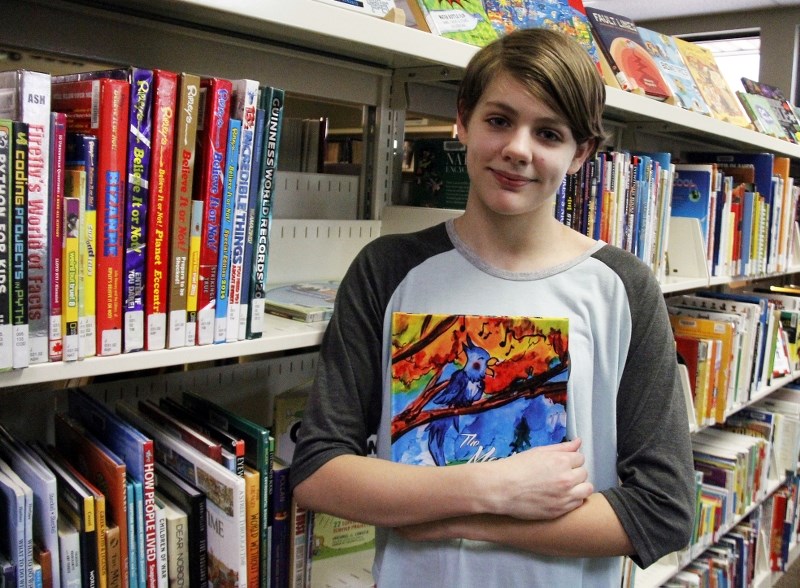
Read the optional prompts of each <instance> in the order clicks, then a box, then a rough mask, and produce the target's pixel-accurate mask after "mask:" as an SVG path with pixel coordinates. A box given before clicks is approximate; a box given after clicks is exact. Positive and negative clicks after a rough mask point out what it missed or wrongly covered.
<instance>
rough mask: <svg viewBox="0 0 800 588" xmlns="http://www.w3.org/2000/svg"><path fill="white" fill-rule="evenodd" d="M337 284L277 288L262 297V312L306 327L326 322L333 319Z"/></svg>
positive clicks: (290, 285)
mask: <svg viewBox="0 0 800 588" xmlns="http://www.w3.org/2000/svg"><path fill="white" fill-rule="evenodd" d="M338 290H339V281H338V280H325V281H308V282H295V283H293V284H276V285H274V286H270V287H268V288H267V289H266V291H265V293H264V309H265V310H266V311H267V312H268V313H270V314H274V315H277V316H282V317H286V318H291V319H294V320H298V321H301V322H305V323H313V322H319V321H326V320H328V319H330V318H331V316H332V315H333V305H334V302H335V300H336V292H337V291H338Z"/></svg>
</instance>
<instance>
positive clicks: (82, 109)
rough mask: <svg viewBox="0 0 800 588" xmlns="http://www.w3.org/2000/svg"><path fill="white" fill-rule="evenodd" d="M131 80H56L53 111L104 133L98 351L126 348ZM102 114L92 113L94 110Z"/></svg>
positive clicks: (76, 126)
mask: <svg viewBox="0 0 800 588" xmlns="http://www.w3.org/2000/svg"><path fill="white" fill-rule="evenodd" d="M129 97H130V84H128V82H126V81H123V80H114V79H108V78H104V79H98V80H83V81H76V82H57V81H54V83H53V110H57V111H63V112H65V113H66V114H67V124H68V129H69V130H71V131H78V132H85V133H89V134H93V135H96V136H97V137H98V171H97V178H98V181H97V194H98V199H97V219H98V220H97V232H98V247H97V256H96V261H97V293H96V295H97V301H98V303H99V304H98V309H97V353H98V355H116V354H119V353H121V352H122V295H123V292H122V271H123V248H124V242H123V238H122V237H123V236H122V229H123V225H124V214H123V205H124V203H125V167H126V148H125V146H126V140H127V133H126V126H127V124H128V101H129ZM93 112H95V113H97V117H92V116H91V115H92V113H93Z"/></svg>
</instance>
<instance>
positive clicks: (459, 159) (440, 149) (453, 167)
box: [410, 139, 469, 210]
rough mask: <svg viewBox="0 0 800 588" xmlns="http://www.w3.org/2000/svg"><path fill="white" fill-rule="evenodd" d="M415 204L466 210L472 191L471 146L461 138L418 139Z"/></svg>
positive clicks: (413, 191) (413, 179) (416, 146)
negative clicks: (469, 159) (469, 164)
mask: <svg viewBox="0 0 800 588" xmlns="http://www.w3.org/2000/svg"><path fill="white" fill-rule="evenodd" d="M412 149H413V153H414V173H413V178H412V183H411V189H410V193H411V203H412V204H413V205H415V206H429V207H435V208H456V209H461V210H463V209H464V207H465V206H466V204H467V195H468V194H469V176H468V175H467V161H466V160H467V148H466V147H465V146H464V145H463V144H462V143H461V142H460V141H458V140H457V139H415V140H414V143H413V146H412Z"/></svg>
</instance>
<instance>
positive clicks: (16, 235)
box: [11, 121, 30, 368]
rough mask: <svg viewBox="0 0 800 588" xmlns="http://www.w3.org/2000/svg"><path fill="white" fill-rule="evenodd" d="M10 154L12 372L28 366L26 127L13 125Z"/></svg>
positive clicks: (19, 123) (15, 122)
mask: <svg viewBox="0 0 800 588" xmlns="http://www.w3.org/2000/svg"><path fill="white" fill-rule="evenodd" d="M11 128H12V131H11V133H12V142H11V150H12V154H13V159H14V174H13V179H12V192H11V193H12V194H13V197H14V199H13V203H12V216H11V219H12V222H11V226H12V232H11V236H12V240H11V243H12V246H13V249H12V257H11V259H12V264H11V332H12V337H13V341H14V347H13V351H12V362H13V364H12V365H13V367H14V368H24V367H28V366H29V365H30V346H29V344H28V335H29V332H30V331H29V329H28V300H29V296H28V294H29V291H28V268H29V265H28V125H27V124H26V123H23V122H17V121H13V122H12V123H11Z"/></svg>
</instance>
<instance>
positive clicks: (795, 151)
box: [0, 0, 800, 586]
mask: <svg viewBox="0 0 800 588" xmlns="http://www.w3.org/2000/svg"><path fill="white" fill-rule="evenodd" d="M0 9H2V12H3V13H4V14H9V15H14V20H15V24H14V26H13V27H7V28H6V30H5V31H4V38H3V43H4V44H5V45H8V46H11V47H19V48H25V49H29V50H38V51H42V52H48V53H51V54H61V55H64V56H65V57H76V58H77V57H86V58H89V59H92V60H97V61H102V62H104V63H108V64H120V65H122V64H129V63H136V64H137V65H140V66H142V67H161V68H166V69H174V70H177V71H192V72H195V73H198V74H206V73H208V74H211V73H213V74H215V75H219V76H223V77H230V78H238V77H251V78H255V79H259V80H261V81H263V82H265V83H269V84H274V85H278V86H281V87H283V88H284V89H286V90H287V91H288V92H294V93H297V94H302V95H304V96H310V97H318V98H325V99H331V100H341V101H346V102H349V103H359V104H362V105H364V106H365V107H367V112H368V117H367V123H366V125H365V128H366V131H367V132H366V134H365V146H366V148H365V153H366V154H367V160H366V161H365V165H364V169H363V170H362V175H361V176H360V177H359V178H358V179H359V181H358V182H354V183H351V184H348V185H347V186H346V187H344V188H341V187H340V186H337V187H335V188H331V187H330V186H329V187H327V188H324V189H323V188H322V187H321V184H320V183H316V184H315V183H314V181H312V178H309V177H301V178H297V177H296V178H293V181H289V179H288V178H286V179H287V181H286V182H284V183H283V184H282V188H281V189H280V190H279V192H278V194H277V198H278V199H281V198H284V199H287V200H288V199H290V198H296V199H303V198H305V199H306V200H307V199H308V198H312V199H313V198H320V197H324V198H326V199H330V198H329V196H330V194H328V192H331V193H333V192H335V193H336V194H337V195H336V196H330V197H336V198H338V197H340V196H339V195H341V197H342V198H343V202H346V209H347V211H348V212H346V213H344V214H340V209H339V207H333V208H332V209H331V210H330V211H327V210H326V212H324V213H323V214H322V215H321V216H322V218H316V217H313V215H312V213H311V212H309V208H303V207H302V206H294V205H293V206H291V207H287V208H286V209H285V210H286V212H285V213H284V214H283V218H280V219H276V221H275V222H274V224H273V227H274V230H273V237H272V241H271V253H270V266H269V273H270V281H272V282H275V283H277V282H281V281H288V280H295V279H331V278H338V277H341V275H343V273H344V271H345V269H346V267H347V265H348V264H349V262H350V260H351V259H352V258H353V256H354V255H355V254H356V252H357V251H358V250H359V249H360V248H361V247H362V246H363V245H364V244H366V243H367V242H368V241H370V240H372V239H374V238H376V237H377V236H378V235H379V234H381V233H391V232H400V231H408V230H412V229H414V228H417V227H422V226H429V225H431V224H434V223H435V222H439V221H440V220H444V219H445V218H449V217H451V216H454V215H456V214H457V212H456V211H441V210H436V211H429V210H425V211H422V210H421V209H415V208H410V207H403V206H396V205H393V196H394V194H395V193H396V191H397V189H398V188H399V179H400V162H401V158H402V139H403V129H404V121H405V112H406V111H414V112H416V113H420V114H423V115H424V114H427V115H430V116H432V117H436V118H447V117H450V118H454V115H455V112H454V102H455V91H456V85H455V82H457V80H458V78H459V76H460V74H461V72H462V71H463V69H464V67H465V66H466V64H467V62H468V61H469V59H470V58H471V56H472V55H473V54H474V53H475V51H477V49H476V48H475V47H472V46H469V45H464V44H461V43H457V42H454V41H450V40H447V39H442V38H439V37H436V36H433V35H430V34H427V33H423V32H420V31H416V30H412V29H408V28H405V27H402V26H399V25H396V24H393V23H389V22H384V21H381V20H378V19H375V18H372V17H368V16H364V15H360V14H356V13H353V12H350V11H346V10H342V9H341V8H338V7H335V6H329V5H326V4H322V3H318V2H315V1H313V0H292V1H291V2H286V1H285V0H239V1H237V0H138V1H136V0H133V1H132V0H127V1H122V0H106V1H105V2H91V1H85V0H84V1H79V0H76V1H67V0H33V1H22V0H0ZM67 31H68V33H67ZM152 39H158V42H149V41H148V40H152ZM607 92H608V96H607V104H606V120H607V122H608V123H609V127H612V128H614V129H616V133H615V141H614V142H615V144H614V145H612V146H613V147H626V148H629V149H641V150H646V149H664V148H667V149H669V150H672V151H673V152H676V153H680V152H681V151H682V150H688V149H698V148H703V149H709V148H713V149H719V150H731V151H733V150H766V151H771V152H773V153H775V154H780V155H784V156H788V157H790V158H792V159H793V160H794V162H795V163H800V145H794V144H790V143H788V142H785V141H781V140H778V139H774V138H771V137H768V136H766V135H762V134H760V133H757V132H755V131H751V130H747V129H743V128H740V127H737V126H734V125H731V124H727V123H723V122H721V121H718V120H715V119H712V118H709V117H705V116H702V115H699V114H696V113H693V112H689V111H685V110H682V109H680V108H678V107H675V106H672V105H669V104H664V103H660V102H656V101H654V100H651V99H649V98H646V97H643V96H639V95H636V94H630V93H627V92H624V91H621V90H618V89H614V88H608V89H607ZM305 176H308V174H306V175H305ZM326 190H327V191H328V192H325V191H326ZM356 191H357V192H358V193H354V192H356ZM323 192H325V194H324V196H322V195H323ZM309 195H310V196H309ZM301 201H302V200H301ZM293 204H296V203H293ZM311 208H314V209H318V208H319V207H318V206H317V207H315V206H314V205H313V203H312V205H311ZM293 216H294V217H295V218H291V217H293ZM675 231H676V234H677V232H678V231H682V234H686V235H688V238H686V239H680V240H679V242H680V243H681V248H680V249H676V250H675V256H676V262H679V263H678V265H681V266H682V267H684V268H687V269H685V270H683V269H682V270H680V271H679V272H677V274H676V275H673V276H671V277H669V278H667V279H666V280H665V281H664V283H663V284H662V290H663V291H664V293H673V292H680V291H691V290H694V289H699V288H706V287H709V286H715V285H720V284H722V283H726V280H720V279H715V278H712V277H710V276H709V275H708V273H707V270H706V271H705V272H702V271H699V270H698V269H697V264H696V263H693V260H696V259H697V255H698V252H699V253H700V254H701V255H702V249H700V247H701V245H700V244H699V243H698V240H697V239H696V238H695V237H696V235H695V230H694V228H692V227H677V226H676V228H675ZM793 260H794V265H793V266H792V267H791V268H790V270H789V272H786V273H789V274H791V273H795V272H799V271H800V251H798V250H795V252H794V255H793ZM761 277H765V278H768V277H777V275H775V276H759V278H761ZM727 281H729V280H727ZM267 320H268V322H267V326H266V333H265V336H264V337H262V338H261V339H257V340H251V341H242V342H238V343H229V344H222V345H209V346H202V347H194V348H188V349H187V348H183V349H174V350H164V351H158V352H139V353H135V354H128V355H120V356H115V357H102V358H92V359H88V360H85V361H82V362H75V363H71V364H62V363H55V364H43V365H35V366H31V367H29V368H26V369H24V370H21V371H15V372H6V373H0V405H3V404H5V405H6V406H5V407H4V408H3V409H0V420H4V419H9V418H15V419H23V418H25V416H24V415H25V414H27V413H28V412H30V413H33V412H34V411H41V404H42V403H41V402H39V401H34V400H30V399H29V400H27V401H26V402H24V403H22V412H19V411H17V412H16V413H15V412H14V411H13V410H11V409H10V407H11V406H15V407H16V406H17V405H16V401H17V400H18V399H19V398H21V397H22V396H23V395H24V393H25V390H26V389H27V388H26V387H29V388H30V389H35V388H37V387H39V386H42V385H47V384H50V385H53V386H54V387H56V386H57V385H58V384H59V383H66V382H70V381H73V380H79V379H85V378H95V377H98V376H103V377H104V380H105V381H106V383H105V386H106V387H107V388H108V389H109V390H112V389H113V390H116V392H115V393H117V394H125V393H130V390H131V389H132V387H131V384H130V381H129V378H128V377H129V376H130V375H133V374H134V373H135V372H140V371H142V370H149V369H156V368H179V367H180V366H188V365H191V364H199V363H207V362H219V363H224V362H226V361H229V360H231V361H232V360H234V359H236V358H247V357H249V356H253V358H257V357H258V356H261V355H268V354H273V355H282V354H286V353H287V352H299V351H303V352H305V351H307V350H308V349H313V348H314V347H315V346H317V345H318V344H319V343H320V341H321V338H322V332H323V327H324V325H305V324H301V323H296V322H292V321H289V320H285V319H280V318H276V317H268V319H267ZM276 365H282V363H281V360H276ZM203 371H207V370H203ZM211 371H212V373H217V374H219V375H220V378H221V377H222V373H223V372H224V371H225V368H224V367H216V368H212V369H211ZM277 372H280V370H277ZM286 373H292V370H291V369H289V368H287V369H286ZM115 374H119V376H120V378H119V382H118V383H117V382H115V380H114V377H113V376H114V375H115ZM123 376H124V377H123ZM296 378H297V375H296V374H295V375H292V376H282V375H280V374H278V375H276V376H275V377H274V378H273V380H270V381H274V382H275V385H276V386H283V387H286V386H287V385H290V384H289V382H290V381H294V380H295V379H296ZM219 389H220V390H226V392H224V393H223V392H218V394H219V395H220V396H221V395H223V394H226V393H227V388H225V387H224V386H222V385H220V388H219ZM112 393H113V392H111V391H109V392H107V394H112ZM765 393H768V391H767V392H765ZM28 396H31V395H28ZM20 415H22V416H20ZM796 555H797V549H795V557H796ZM670 569H671V570H672V572H673V573H674V570H675V568H674V567H672V568H670ZM664 573H666V572H664ZM668 577H669V576H666V578H668ZM660 581H661V577H659V578H658V579H657V580H655V581H654V583H652V584H650V583H647V584H644V585H647V586H650V585H657V584H658V583H659V582H660ZM639 585H640V584H639V583H637V586H639ZM767 585H768V584H767Z"/></svg>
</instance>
